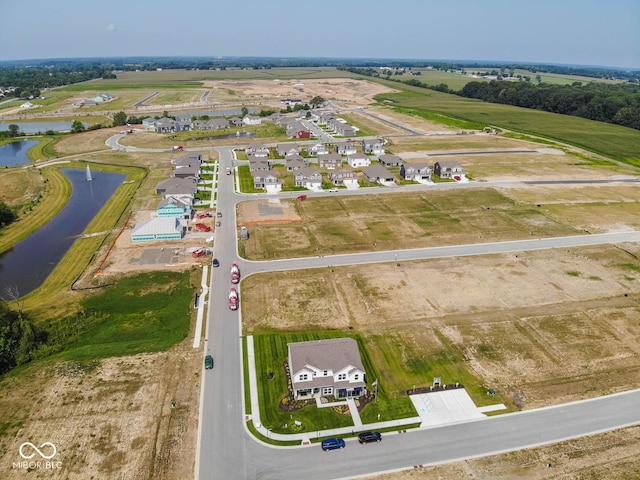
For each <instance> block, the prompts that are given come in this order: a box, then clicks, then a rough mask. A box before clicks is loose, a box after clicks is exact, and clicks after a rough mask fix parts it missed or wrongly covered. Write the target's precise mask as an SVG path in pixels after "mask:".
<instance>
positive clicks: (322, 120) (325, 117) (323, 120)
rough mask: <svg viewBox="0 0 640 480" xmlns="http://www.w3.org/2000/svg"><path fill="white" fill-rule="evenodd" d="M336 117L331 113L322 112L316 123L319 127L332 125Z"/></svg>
mask: <svg viewBox="0 0 640 480" xmlns="http://www.w3.org/2000/svg"><path fill="white" fill-rule="evenodd" d="M334 119H335V117H334V116H333V114H332V113H329V112H321V113H320V114H319V115H318V119H317V120H316V123H317V124H318V125H327V124H328V123H331V121H332V120H334Z"/></svg>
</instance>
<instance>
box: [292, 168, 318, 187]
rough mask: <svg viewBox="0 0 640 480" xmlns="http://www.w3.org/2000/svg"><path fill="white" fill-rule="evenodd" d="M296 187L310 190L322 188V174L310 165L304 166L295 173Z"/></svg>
mask: <svg viewBox="0 0 640 480" xmlns="http://www.w3.org/2000/svg"><path fill="white" fill-rule="evenodd" d="M293 180H294V182H295V185H296V187H305V188H308V189H309V190H314V191H320V190H322V174H321V173H320V172H318V171H317V170H315V169H313V168H310V167H303V168H301V169H299V170H298V171H296V173H294V175H293Z"/></svg>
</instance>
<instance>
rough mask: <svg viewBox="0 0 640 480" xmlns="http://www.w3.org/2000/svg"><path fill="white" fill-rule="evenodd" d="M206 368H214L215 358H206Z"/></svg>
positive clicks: (208, 356) (209, 356)
mask: <svg viewBox="0 0 640 480" xmlns="http://www.w3.org/2000/svg"><path fill="white" fill-rule="evenodd" d="M204 368H206V369H207V370H210V369H212V368H213V357H212V356H211V355H207V356H206V357H204Z"/></svg>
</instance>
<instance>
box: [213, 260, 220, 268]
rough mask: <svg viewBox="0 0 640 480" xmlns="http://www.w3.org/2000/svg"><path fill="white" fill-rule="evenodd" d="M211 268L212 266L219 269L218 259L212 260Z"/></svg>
mask: <svg viewBox="0 0 640 480" xmlns="http://www.w3.org/2000/svg"><path fill="white" fill-rule="evenodd" d="M213 266H214V267H219V266H220V262H219V261H218V259H217V258H214V259H213Z"/></svg>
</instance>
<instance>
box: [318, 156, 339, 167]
mask: <svg viewBox="0 0 640 480" xmlns="http://www.w3.org/2000/svg"><path fill="white" fill-rule="evenodd" d="M318 166H319V167H320V168H328V169H330V170H333V169H336V168H340V167H341V166H342V157H341V156H340V155H338V154H337V153H327V154H325V155H318Z"/></svg>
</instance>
